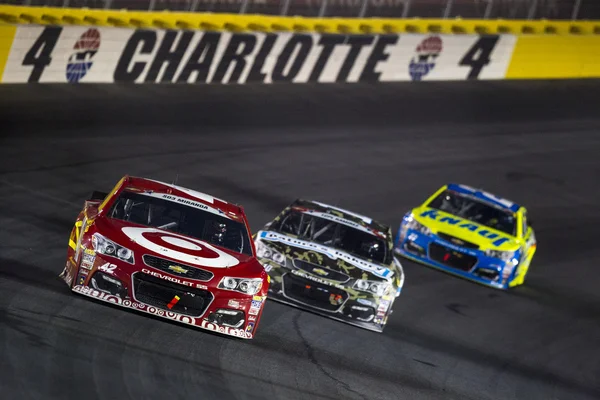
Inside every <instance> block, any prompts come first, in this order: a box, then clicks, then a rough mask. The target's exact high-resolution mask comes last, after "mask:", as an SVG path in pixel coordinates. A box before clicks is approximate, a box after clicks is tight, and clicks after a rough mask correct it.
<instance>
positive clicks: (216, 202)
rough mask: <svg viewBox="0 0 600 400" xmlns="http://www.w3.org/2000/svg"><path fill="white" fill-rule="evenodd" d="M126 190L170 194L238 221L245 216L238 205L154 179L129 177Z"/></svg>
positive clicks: (125, 185) (125, 184)
mask: <svg viewBox="0 0 600 400" xmlns="http://www.w3.org/2000/svg"><path fill="white" fill-rule="evenodd" d="M124 188H125V190H133V191H144V192H151V193H165V194H170V195H172V196H177V197H179V198H183V199H186V200H190V201H193V202H197V203H201V204H204V205H205V206H208V207H211V208H214V209H216V210H218V211H219V212H220V213H222V214H224V215H225V216H229V217H234V218H236V219H237V218H241V217H242V216H243V215H244V211H243V209H242V208H241V207H240V206H238V205H236V204H231V203H228V202H226V201H225V200H221V199H219V198H216V197H213V196H211V195H209V194H206V193H202V192H198V191H195V190H192V189H188V188H185V187H181V186H177V185H174V184H170V183H165V182H161V181H156V180H154V179H147V178H140V177H135V176H128V177H127V178H126V179H125V182H124Z"/></svg>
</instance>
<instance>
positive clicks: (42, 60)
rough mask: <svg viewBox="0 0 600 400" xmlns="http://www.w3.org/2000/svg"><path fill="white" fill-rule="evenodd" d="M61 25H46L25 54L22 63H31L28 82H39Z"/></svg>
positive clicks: (48, 61) (58, 35) (49, 61)
mask: <svg viewBox="0 0 600 400" xmlns="http://www.w3.org/2000/svg"><path fill="white" fill-rule="evenodd" d="M61 32H62V27H60V26H51V27H46V28H44V30H43V31H42V34H41V35H40V36H39V37H38V38H37V40H36V41H35V43H34V44H33V46H31V49H29V51H28V52H27V54H25V58H23V63H22V65H32V66H33V69H32V70H31V75H29V79H28V82H29V83H32V82H39V81H40V78H41V76H42V73H43V72H44V69H45V68H46V67H47V66H48V65H50V63H51V62H52V57H51V55H52V50H54V47H55V46H56V42H58V38H59V37H60V33H61Z"/></svg>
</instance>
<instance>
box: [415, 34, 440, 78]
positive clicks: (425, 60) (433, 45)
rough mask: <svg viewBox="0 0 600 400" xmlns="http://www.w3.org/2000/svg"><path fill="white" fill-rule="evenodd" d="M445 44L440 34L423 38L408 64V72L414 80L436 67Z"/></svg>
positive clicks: (424, 75)
mask: <svg viewBox="0 0 600 400" xmlns="http://www.w3.org/2000/svg"><path fill="white" fill-rule="evenodd" d="M442 49H443V44H442V39H441V38H440V37H439V36H431V37H428V38H427V39H425V40H423V41H422V42H421V43H419V45H418V46H417V48H416V51H415V55H414V57H413V58H412V59H411V60H410V64H409V65H408V73H409V74H410V78H411V79H412V80H413V81H420V80H422V79H423V78H424V77H426V76H427V75H428V74H429V73H430V72H431V71H432V70H433V68H434V67H435V64H436V61H437V59H438V57H439V56H440V54H441V53H442Z"/></svg>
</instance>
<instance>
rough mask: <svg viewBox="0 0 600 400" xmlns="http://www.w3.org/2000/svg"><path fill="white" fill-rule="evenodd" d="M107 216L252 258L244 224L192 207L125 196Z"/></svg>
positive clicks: (124, 193) (125, 194) (139, 196)
mask: <svg viewBox="0 0 600 400" xmlns="http://www.w3.org/2000/svg"><path fill="white" fill-rule="evenodd" d="M108 216H109V217H110V218H115V219H120V220H122V221H127V222H132V223H134V224H139V225H145V226H149V227H152V228H158V229H164V230H167V231H169V232H174V233H180V234H182V235H186V236H190V237H193V238H196V239H200V240H203V241H205V242H208V243H211V244H215V245H217V246H221V247H223V248H225V249H228V250H231V251H234V252H237V253H242V254H247V255H252V249H251V246H250V239H249V235H248V231H247V230H246V226H245V225H244V224H243V223H241V222H236V221H232V220H230V219H228V218H225V217H222V216H220V215H217V214H213V213H211V212H209V211H204V210H201V209H199V208H195V207H192V206H189V205H185V204H180V203H175V202H173V201H169V200H164V199H159V198H156V197H151V196H145V195H142V194H138V193H131V192H123V193H121V195H120V196H119V198H118V199H117V201H115V204H114V205H113V206H112V208H111V210H110V212H109V214H108Z"/></svg>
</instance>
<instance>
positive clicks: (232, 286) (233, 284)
mask: <svg viewBox="0 0 600 400" xmlns="http://www.w3.org/2000/svg"><path fill="white" fill-rule="evenodd" d="M217 287H218V288H219V289H224V290H231V291H234V292H240V293H244V294H249V295H255V294H256V293H258V292H259V291H260V289H261V288H262V279H261V278H251V279H249V278H234V277H231V276H225V277H223V279H221V282H219V285H218V286H217Z"/></svg>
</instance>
